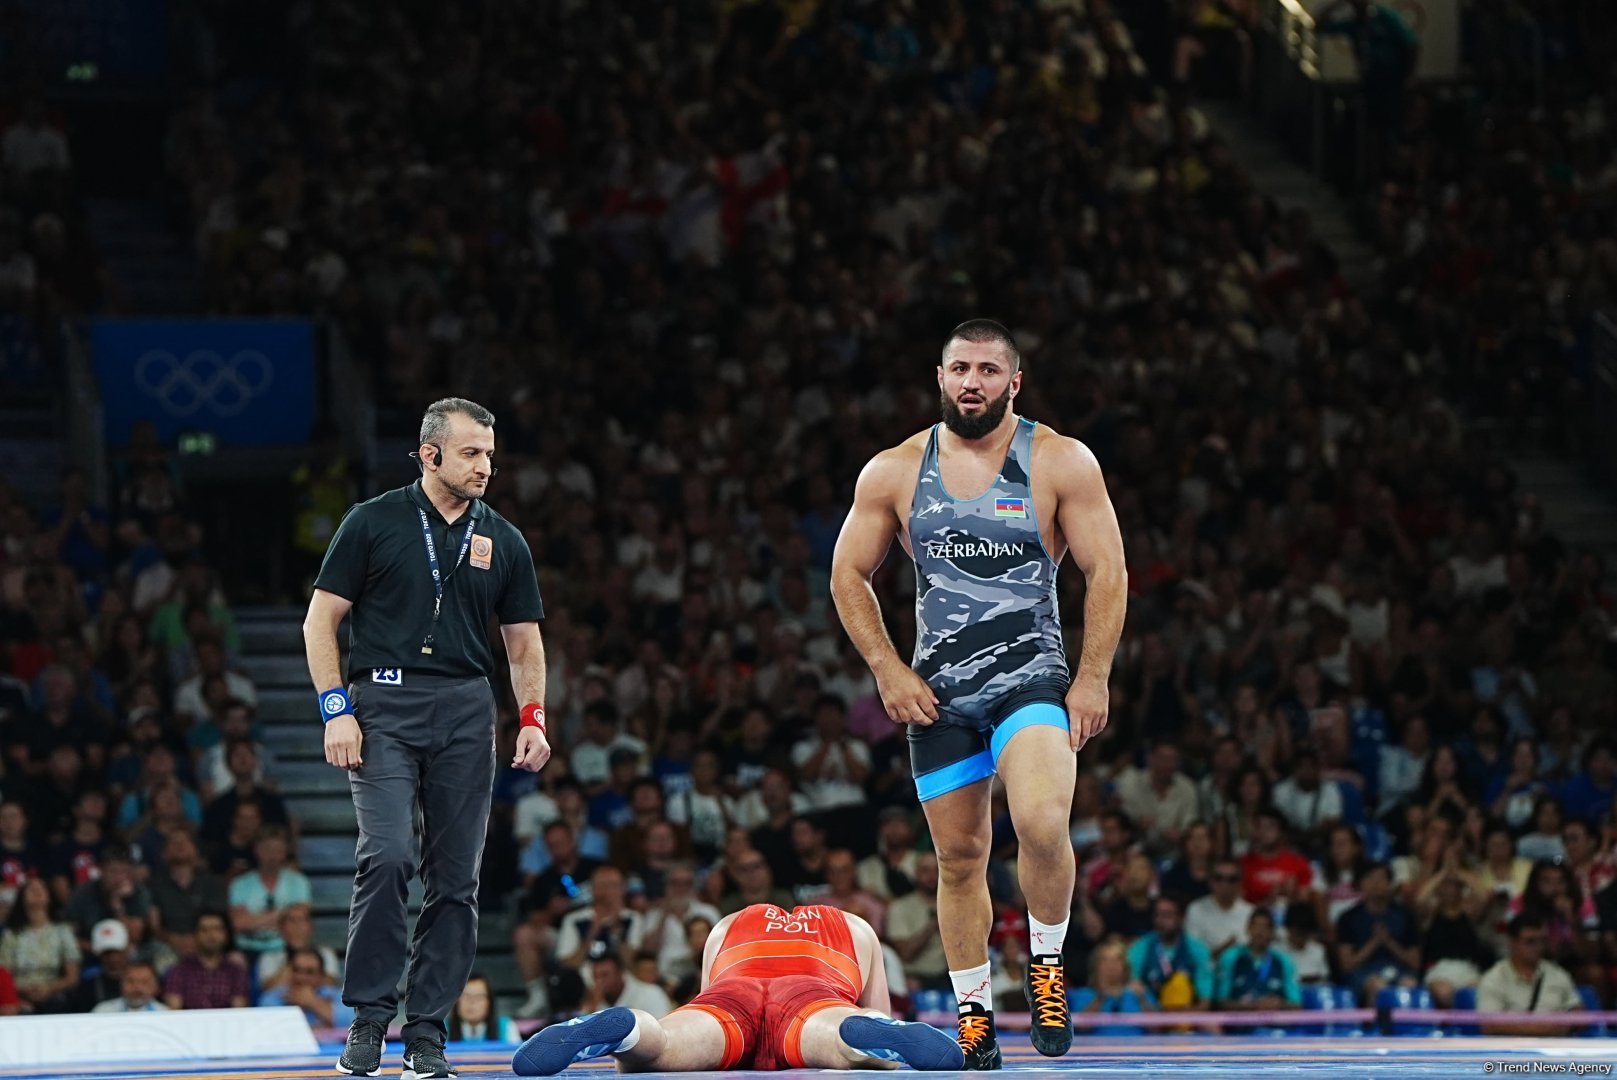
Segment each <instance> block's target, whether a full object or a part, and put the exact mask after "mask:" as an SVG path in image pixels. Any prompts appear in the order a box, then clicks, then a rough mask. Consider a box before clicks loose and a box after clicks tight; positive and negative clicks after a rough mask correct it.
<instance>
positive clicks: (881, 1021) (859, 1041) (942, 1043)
mask: <svg viewBox="0 0 1617 1080" xmlns="http://www.w3.org/2000/svg"><path fill="white" fill-rule="evenodd" d="M837 1033H838V1034H839V1035H841V1036H842V1041H843V1042H845V1043H847V1044H848V1045H849V1046H851V1047H853V1048H854V1049H855V1050H857V1051H859V1052H860V1053H862V1054H869V1055H870V1056H871V1057H873V1058H880V1059H881V1060H883V1061H897V1062H901V1063H902V1064H905V1065H908V1066H909V1067H910V1068H912V1069H914V1070H916V1071H917V1072H958V1071H959V1070H960V1069H961V1068H962V1067H963V1066H964V1065H965V1063H966V1056H965V1053H964V1052H963V1051H962V1050H961V1049H960V1044H959V1043H958V1042H956V1041H955V1040H953V1039H951V1038H950V1037H949V1036H947V1035H945V1034H944V1033H943V1032H941V1031H939V1030H938V1029H937V1028H935V1027H933V1026H932V1025H931V1024H911V1023H906V1022H905V1021H903V1020H889V1019H887V1018H886V1017H882V1016H850V1017H848V1018H847V1019H846V1020H844V1021H842V1024H841V1025H840V1026H839V1027H838V1028H837Z"/></svg>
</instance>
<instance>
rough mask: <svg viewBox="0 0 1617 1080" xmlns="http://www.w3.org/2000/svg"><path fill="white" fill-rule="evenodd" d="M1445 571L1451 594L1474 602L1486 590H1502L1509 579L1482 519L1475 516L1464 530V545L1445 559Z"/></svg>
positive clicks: (1497, 549)
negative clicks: (1451, 579) (1449, 577)
mask: <svg viewBox="0 0 1617 1080" xmlns="http://www.w3.org/2000/svg"><path fill="white" fill-rule="evenodd" d="M1448 568H1449V572H1450V573H1452V574H1453V575H1454V591H1455V593H1456V594H1457V595H1459V596H1460V597H1461V598H1462V599H1468V600H1469V599H1478V598H1480V597H1481V596H1482V594H1484V593H1486V592H1487V591H1489V590H1490V589H1502V588H1504V587H1505V585H1506V584H1507V583H1508V580H1509V579H1508V578H1507V577H1506V576H1505V557H1504V555H1502V554H1500V552H1499V546H1498V542H1497V540H1496V539H1495V537H1494V530H1493V526H1492V525H1490V524H1489V523H1488V521H1487V519H1486V518H1481V517H1479V518H1477V519H1476V520H1474V521H1472V522H1471V524H1470V525H1469V526H1468V527H1467V528H1466V531H1465V540H1464V543H1463V545H1462V546H1461V548H1460V550H1459V551H1457V552H1455V553H1454V554H1453V555H1451V556H1450V557H1449V561H1448Z"/></svg>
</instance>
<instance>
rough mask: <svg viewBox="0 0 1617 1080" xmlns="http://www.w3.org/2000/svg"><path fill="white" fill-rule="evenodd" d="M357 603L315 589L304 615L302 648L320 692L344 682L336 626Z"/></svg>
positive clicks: (310, 673)
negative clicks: (307, 610)
mask: <svg viewBox="0 0 1617 1080" xmlns="http://www.w3.org/2000/svg"><path fill="white" fill-rule="evenodd" d="M353 606H354V602H353V601H352V600H346V599H344V598H343V597H341V596H338V595H337V594H336V593H333V592H327V591H326V590H324V589H316V590H314V595H313V596H311V597H309V612H308V614H307V615H305V616H304V617H303V650H304V652H305V654H306V655H307V658H308V663H309V677H310V678H311V679H313V680H314V688H315V690H316V691H317V692H319V691H323V690H330V689H332V688H333V687H336V686H341V685H342V651H341V649H340V648H339V647H338V645H337V627H338V625H339V624H341V623H342V621H343V617H344V616H346V615H347V614H348V609H349V608H351V607H353Z"/></svg>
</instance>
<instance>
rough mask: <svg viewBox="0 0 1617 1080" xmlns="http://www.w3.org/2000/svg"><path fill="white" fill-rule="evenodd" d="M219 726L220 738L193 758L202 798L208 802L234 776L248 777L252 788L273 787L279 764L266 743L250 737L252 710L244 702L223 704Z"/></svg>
mask: <svg viewBox="0 0 1617 1080" xmlns="http://www.w3.org/2000/svg"><path fill="white" fill-rule="evenodd" d="M220 727H221V729H222V730H223V732H224V738H223V739H222V740H221V741H220V742H219V744H218V745H217V746H210V747H208V748H207V749H206V750H204V751H203V752H202V754H201V756H200V757H198V758H197V768H196V773H197V782H198V786H199V787H200V788H201V792H202V797H203V799H204V800H206V801H208V802H212V801H213V800H214V799H215V798H217V797H218V796H220V795H223V794H224V793H225V792H227V791H230V790H231V789H233V788H234V787H235V786H236V783H237V781H238V780H240V781H245V780H251V781H252V784H253V786H254V787H255V788H256V787H263V788H267V789H269V790H271V791H274V790H275V789H276V786H277V784H276V779H275V774H276V772H277V771H278V769H279V764H278V763H277V761H276V760H275V754H274V752H273V751H271V750H270V748H269V747H267V746H265V745H264V744H263V743H259V742H254V741H253V739H252V730H253V719H252V711H251V710H250V709H249V708H248V706H247V705H245V704H243V703H242V702H239V701H232V702H231V703H229V704H228V705H226V706H225V709H224V713H223V715H222V716H221V717H220Z"/></svg>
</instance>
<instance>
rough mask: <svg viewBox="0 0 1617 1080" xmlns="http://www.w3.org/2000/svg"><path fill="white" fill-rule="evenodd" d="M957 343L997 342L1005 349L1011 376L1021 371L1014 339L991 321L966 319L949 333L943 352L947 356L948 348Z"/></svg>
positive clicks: (1020, 356)
mask: <svg viewBox="0 0 1617 1080" xmlns="http://www.w3.org/2000/svg"><path fill="white" fill-rule="evenodd" d="M957 341H971V342H979V343H980V342H986V341H993V342H998V343H999V344H1000V345H1001V346H1003V347H1004V349H1005V361H1006V363H1007V364H1009V365H1010V369H1011V374H1012V375H1014V374H1016V373H1017V371H1019V370H1021V367H1022V354H1021V353H1020V352H1018V351H1017V349H1016V339H1015V338H1013V337H1011V332H1010V331H1009V330H1007V329H1005V327H1004V326H1002V325H1000V324H999V323H997V322H995V321H994V320H993V319H967V320H966V321H965V322H963V323H961V324H960V325H959V326H957V327H955V328H954V329H953V330H952V331H950V332H949V340H947V341H945V342H944V343H943V352H944V353H945V354H947V353H948V352H949V346H950V345H953V344H954V343H955V342H957Z"/></svg>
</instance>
